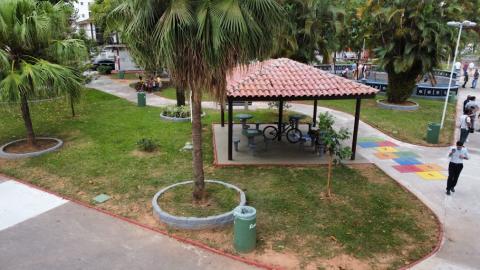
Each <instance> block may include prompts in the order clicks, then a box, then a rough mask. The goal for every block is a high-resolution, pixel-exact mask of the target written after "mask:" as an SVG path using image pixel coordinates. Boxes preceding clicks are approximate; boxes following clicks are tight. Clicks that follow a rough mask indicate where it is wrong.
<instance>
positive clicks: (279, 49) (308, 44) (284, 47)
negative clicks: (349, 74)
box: [274, 0, 344, 63]
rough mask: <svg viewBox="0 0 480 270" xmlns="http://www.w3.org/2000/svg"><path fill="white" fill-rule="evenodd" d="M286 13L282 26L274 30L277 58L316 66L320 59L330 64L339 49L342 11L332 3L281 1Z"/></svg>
mask: <svg viewBox="0 0 480 270" xmlns="http://www.w3.org/2000/svg"><path fill="white" fill-rule="evenodd" d="M279 2H280V3H281V4H282V5H283V6H284V8H285V10H286V16H285V19H284V21H285V23H284V24H282V25H279V26H278V27H277V28H276V30H275V54H274V56H276V57H288V58H291V59H294V60H297V61H300V62H303V63H310V62H316V61H317V59H316V55H317V53H320V54H322V55H323V62H324V63H329V61H330V58H331V53H332V52H333V51H335V50H336V49H338V48H339V46H338V38H337V34H338V33H339V31H340V30H341V28H342V24H341V23H340V22H341V21H342V18H343V14H344V10H343V9H342V8H341V7H340V6H339V5H336V1H334V0H280V1H279Z"/></svg>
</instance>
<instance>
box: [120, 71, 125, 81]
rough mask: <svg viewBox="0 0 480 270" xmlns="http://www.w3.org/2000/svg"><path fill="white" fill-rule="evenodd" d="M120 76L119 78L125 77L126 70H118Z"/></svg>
mask: <svg viewBox="0 0 480 270" xmlns="http://www.w3.org/2000/svg"><path fill="white" fill-rule="evenodd" d="M118 78H119V79H125V71H123V70H120V71H119V72H118Z"/></svg>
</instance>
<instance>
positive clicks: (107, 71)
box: [97, 66, 112, 75]
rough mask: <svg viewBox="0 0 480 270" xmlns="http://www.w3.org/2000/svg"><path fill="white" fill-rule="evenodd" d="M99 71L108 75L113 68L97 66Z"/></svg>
mask: <svg viewBox="0 0 480 270" xmlns="http://www.w3.org/2000/svg"><path fill="white" fill-rule="evenodd" d="M97 71H98V73H100V74H102V75H106V74H110V73H112V68H111V67H109V66H99V67H98V68H97Z"/></svg>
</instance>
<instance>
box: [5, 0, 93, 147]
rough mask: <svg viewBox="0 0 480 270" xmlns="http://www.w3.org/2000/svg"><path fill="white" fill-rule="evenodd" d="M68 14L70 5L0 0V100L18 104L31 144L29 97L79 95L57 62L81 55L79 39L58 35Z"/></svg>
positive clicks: (72, 76) (76, 83)
mask: <svg viewBox="0 0 480 270" xmlns="http://www.w3.org/2000/svg"><path fill="white" fill-rule="evenodd" d="M70 15H71V8H70V6H67V4H63V3H59V4H56V5H52V4H51V3H49V2H45V1H36V0H3V1H1V2H0V101H3V102H10V103H17V102H18V103H19V104H20V109H21V113H22V117H23V120H24V123H25V128H26V131H27V141H28V143H30V144H32V145H34V144H35V143H36V141H35V133H34V130H33V124H32V119H31V115H30V108H29V100H31V99H39V98H50V97H56V96H62V95H65V96H66V97H68V98H77V97H78V96H79V91H80V88H81V78H80V76H79V74H77V72H76V71H74V70H73V69H71V68H69V67H66V66H63V65H61V64H60V63H66V62H69V61H72V60H73V59H77V58H79V57H82V56H85V55H86V50H85V46H84V44H83V43H82V42H81V41H79V40H76V39H66V37H65V36H64V35H65V32H66V31H63V30H66V29H67V28H68V27H70V25H69V17H70Z"/></svg>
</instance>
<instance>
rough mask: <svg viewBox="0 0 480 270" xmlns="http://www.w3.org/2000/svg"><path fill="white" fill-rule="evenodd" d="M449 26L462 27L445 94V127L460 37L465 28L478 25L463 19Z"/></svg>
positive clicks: (443, 116) (443, 115)
mask: <svg viewBox="0 0 480 270" xmlns="http://www.w3.org/2000/svg"><path fill="white" fill-rule="evenodd" d="M447 25H448V26H451V27H456V28H460V29H459V31H458V38H457V45H456V47H455V54H454V55H453V62H452V70H451V72H450V81H449V82H448V89H447V95H446V96H445V104H444V106H443V114H442V122H441V123H440V128H441V129H443V124H444V122H445V114H446V112H447V105H448V97H449V96H450V88H451V86H452V80H453V72H454V71H455V62H456V61H457V53H458V46H459V45H460V37H461V36H462V30H463V28H468V27H474V26H475V25H477V24H476V23H474V22H471V21H463V22H448V23H447Z"/></svg>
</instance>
